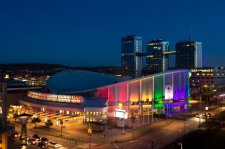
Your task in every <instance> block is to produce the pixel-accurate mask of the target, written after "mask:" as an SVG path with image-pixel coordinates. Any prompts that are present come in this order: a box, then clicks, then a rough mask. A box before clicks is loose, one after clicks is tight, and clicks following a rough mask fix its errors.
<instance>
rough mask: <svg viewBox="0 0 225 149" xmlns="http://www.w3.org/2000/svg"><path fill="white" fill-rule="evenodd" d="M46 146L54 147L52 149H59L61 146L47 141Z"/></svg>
mask: <svg viewBox="0 0 225 149" xmlns="http://www.w3.org/2000/svg"><path fill="white" fill-rule="evenodd" d="M48 146H50V147H54V148H60V147H62V145H60V144H58V143H56V142H54V141H49V142H48Z"/></svg>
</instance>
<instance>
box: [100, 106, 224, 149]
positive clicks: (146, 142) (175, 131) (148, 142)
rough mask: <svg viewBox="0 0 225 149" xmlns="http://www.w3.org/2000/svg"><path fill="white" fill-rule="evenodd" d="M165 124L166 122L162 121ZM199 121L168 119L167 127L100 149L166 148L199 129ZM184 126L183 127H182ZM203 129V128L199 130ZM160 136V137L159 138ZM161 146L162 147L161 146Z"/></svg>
mask: <svg viewBox="0 0 225 149" xmlns="http://www.w3.org/2000/svg"><path fill="white" fill-rule="evenodd" d="M210 112H211V113H212V114H214V113H219V112H220V109H219V108H217V109H214V110H211V111H210ZM163 121H164V122H165V123H167V121H166V120H163ZM204 121H205V120H204V119H200V123H201V122H204ZM198 125H199V119H198V118H196V117H192V118H189V119H187V120H186V121H183V120H174V119H170V121H169V123H168V126H165V127H161V128H159V129H157V130H154V131H152V132H149V134H148V135H145V136H143V137H140V138H138V139H134V140H132V141H127V142H122V143H110V144H105V145H103V146H101V147H98V148H101V149H109V148H110V149H111V148H112V149H113V148H115V149H116V148H120V149H131V148H132V149H147V148H149V149H160V148H161V146H166V145H168V144H170V143H172V142H173V141H174V140H177V139H181V137H182V136H183V135H184V134H185V133H188V132H190V131H193V130H196V129H199V127H198ZM184 126H185V127H184ZM201 129H205V128H201ZM161 136H162V137H161ZM152 141H153V148H152ZM161 144H162V145H161Z"/></svg>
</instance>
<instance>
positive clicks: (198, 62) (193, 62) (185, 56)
mask: <svg viewBox="0 0 225 149" xmlns="http://www.w3.org/2000/svg"><path fill="white" fill-rule="evenodd" d="M200 67H202V42H198V41H193V38H192V36H189V41H180V42H178V43H176V68H178V69H179V68H187V69H189V68H200Z"/></svg>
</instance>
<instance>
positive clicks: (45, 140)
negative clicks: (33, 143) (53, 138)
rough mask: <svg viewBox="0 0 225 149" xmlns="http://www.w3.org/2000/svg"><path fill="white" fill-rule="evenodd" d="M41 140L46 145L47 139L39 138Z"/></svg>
mask: <svg viewBox="0 0 225 149" xmlns="http://www.w3.org/2000/svg"><path fill="white" fill-rule="evenodd" d="M41 142H42V143H45V144H46V145H48V142H49V141H48V139H47V138H41Z"/></svg>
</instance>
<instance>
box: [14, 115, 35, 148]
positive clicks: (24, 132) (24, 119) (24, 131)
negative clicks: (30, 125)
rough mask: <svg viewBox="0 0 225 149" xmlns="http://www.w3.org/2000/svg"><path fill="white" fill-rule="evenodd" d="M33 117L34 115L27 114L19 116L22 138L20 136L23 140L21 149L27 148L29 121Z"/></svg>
mask: <svg viewBox="0 0 225 149" xmlns="http://www.w3.org/2000/svg"><path fill="white" fill-rule="evenodd" d="M31 116H33V115H30V114H25V113H23V114H20V115H18V116H17V118H18V119H19V120H20V123H21V136H20V138H21V140H22V143H21V149H26V148H27V121H28V119H29V118H30V117H31Z"/></svg>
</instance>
